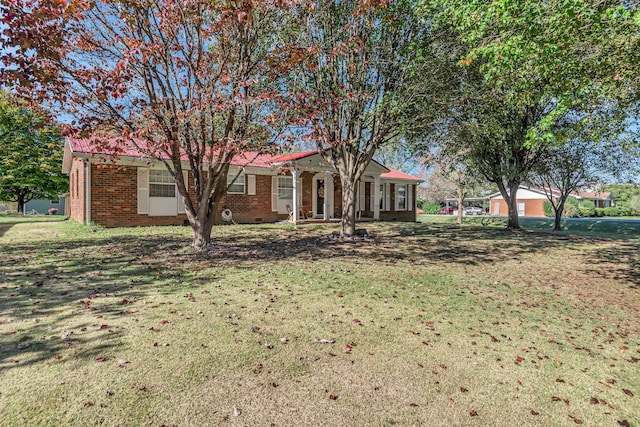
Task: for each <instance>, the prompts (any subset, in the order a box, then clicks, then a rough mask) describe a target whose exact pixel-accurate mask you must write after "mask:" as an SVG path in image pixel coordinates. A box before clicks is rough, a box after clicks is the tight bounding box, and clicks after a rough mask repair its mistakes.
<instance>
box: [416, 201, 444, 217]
mask: <svg viewBox="0 0 640 427" xmlns="http://www.w3.org/2000/svg"><path fill="white" fill-rule="evenodd" d="M420 208H421V209H422V210H423V211H424V213H426V214H430V215H434V214H437V213H440V205H439V204H438V203H434V202H423V203H422V205H420Z"/></svg>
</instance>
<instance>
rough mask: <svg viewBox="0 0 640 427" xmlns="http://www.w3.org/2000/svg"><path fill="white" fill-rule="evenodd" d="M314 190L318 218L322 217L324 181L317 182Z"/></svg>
mask: <svg viewBox="0 0 640 427" xmlns="http://www.w3.org/2000/svg"><path fill="white" fill-rule="evenodd" d="M317 187H318V188H317V190H316V214H317V215H318V216H321V215H322V216H324V194H325V193H324V179H319V180H318V181H317Z"/></svg>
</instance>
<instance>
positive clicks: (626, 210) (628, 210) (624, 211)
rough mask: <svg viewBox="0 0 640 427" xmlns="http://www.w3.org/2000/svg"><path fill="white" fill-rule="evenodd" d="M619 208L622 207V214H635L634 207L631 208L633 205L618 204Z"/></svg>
mask: <svg viewBox="0 0 640 427" xmlns="http://www.w3.org/2000/svg"><path fill="white" fill-rule="evenodd" d="M618 209H620V216H631V215H633V208H631V206H618Z"/></svg>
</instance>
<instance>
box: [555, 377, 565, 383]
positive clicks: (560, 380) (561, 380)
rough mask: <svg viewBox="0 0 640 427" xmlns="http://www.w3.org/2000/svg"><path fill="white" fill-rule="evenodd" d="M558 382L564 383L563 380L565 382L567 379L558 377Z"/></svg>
mask: <svg viewBox="0 0 640 427" xmlns="http://www.w3.org/2000/svg"><path fill="white" fill-rule="evenodd" d="M556 382H557V383H563V382H565V380H563V379H562V378H556Z"/></svg>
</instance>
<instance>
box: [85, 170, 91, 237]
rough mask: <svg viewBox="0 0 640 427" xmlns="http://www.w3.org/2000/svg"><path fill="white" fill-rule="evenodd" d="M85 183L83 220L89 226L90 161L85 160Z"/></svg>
mask: <svg viewBox="0 0 640 427" xmlns="http://www.w3.org/2000/svg"><path fill="white" fill-rule="evenodd" d="M85 176H86V183H85V191H86V194H85V209H86V210H85V219H86V221H87V225H91V161H90V160H87V171H86V174H85Z"/></svg>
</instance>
